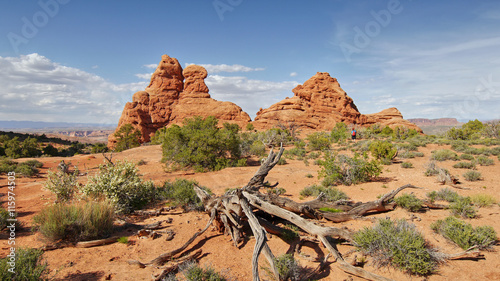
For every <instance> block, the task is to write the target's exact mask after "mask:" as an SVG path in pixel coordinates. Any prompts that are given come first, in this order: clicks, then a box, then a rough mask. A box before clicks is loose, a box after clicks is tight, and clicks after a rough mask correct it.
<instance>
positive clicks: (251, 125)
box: [245, 123, 255, 131]
mask: <svg viewBox="0 0 500 281" xmlns="http://www.w3.org/2000/svg"><path fill="white" fill-rule="evenodd" d="M245 129H246V130H247V131H253V130H254V129H255V127H254V126H253V124H252V123H248V124H247V126H246V127H245Z"/></svg>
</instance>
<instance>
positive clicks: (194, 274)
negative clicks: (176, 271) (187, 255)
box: [181, 262, 227, 281]
mask: <svg viewBox="0 0 500 281" xmlns="http://www.w3.org/2000/svg"><path fill="white" fill-rule="evenodd" d="M181 269H182V273H183V274H184V277H185V278H186V280H187V281H225V280H227V279H226V277H224V275H222V274H220V273H218V272H217V271H216V270H215V269H213V268H212V267H209V266H207V267H205V268H202V267H200V266H199V265H198V264H197V263H196V262H189V263H187V264H185V265H184V266H183V267H182V268H181Z"/></svg>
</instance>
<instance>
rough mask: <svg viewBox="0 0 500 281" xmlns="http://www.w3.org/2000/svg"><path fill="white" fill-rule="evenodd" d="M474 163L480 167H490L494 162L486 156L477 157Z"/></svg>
mask: <svg viewBox="0 0 500 281" xmlns="http://www.w3.org/2000/svg"><path fill="white" fill-rule="evenodd" d="M474 162H476V163H477V164H479V165H481V166H491V165H493V164H495V161H494V160H493V159H491V158H488V157H486V156H478V157H477V158H476V160H475V161H474Z"/></svg>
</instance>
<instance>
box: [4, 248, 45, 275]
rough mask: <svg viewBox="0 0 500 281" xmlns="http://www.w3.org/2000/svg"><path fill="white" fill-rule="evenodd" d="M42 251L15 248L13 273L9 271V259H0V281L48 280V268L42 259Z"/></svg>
mask: <svg viewBox="0 0 500 281" xmlns="http://www.w3.org/2000/svg"><path fill="white" fill-rule="evenodd" d="M42 256H43V251H42V250H38V249H31V248H17V249H16V261H15V266H16V267H15V271H14V272H15V273H12V272H10V271H9V269H10V268H11V265H10V264H9V262H10V260H9V257H5V258H3V259H0V280H2V281H3V280H5V281H7V280H16V281H17V280H19V281H20V280H23V281H24V280H29V281H38V280H50V279H49V278H48V274H49V273H50V270H49V266H48V264H47V262H45V261H44V260H43V258H42Z"/></svg>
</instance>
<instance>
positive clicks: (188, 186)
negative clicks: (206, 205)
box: [158, 179, 212, 210]
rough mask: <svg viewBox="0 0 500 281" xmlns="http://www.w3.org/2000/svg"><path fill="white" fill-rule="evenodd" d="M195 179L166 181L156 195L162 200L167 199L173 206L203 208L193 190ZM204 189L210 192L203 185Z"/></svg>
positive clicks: (188, 208) (187, 208)
mask: <svg viewBox="0 0 500 281" xmlns="http://www.w3.org/2000/svg"><path fill="white" fill-rule="evenodd" d="M197 184H198V183H197V182H196V181H192V180H187V179H176V180H175V181H174V182H168V181H166V182H165V183H164V184H163V187H162V188H160V189H159V191H158V197H159V198H160V199H163V200H169V201H170V204H171V205H173V206H181V207H182V208H184V209H186V210H203V204H202V203H201V201H200V199H199V198H198V196H197V195H196V192H195V191H194V186H195V185H197ZM202 188H203V189H204V190H205V191H207V192H208V193H210V194H212V192H211V191H210V190H209V189H208V188H205V187H202Z"/></svg>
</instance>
